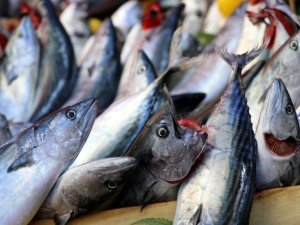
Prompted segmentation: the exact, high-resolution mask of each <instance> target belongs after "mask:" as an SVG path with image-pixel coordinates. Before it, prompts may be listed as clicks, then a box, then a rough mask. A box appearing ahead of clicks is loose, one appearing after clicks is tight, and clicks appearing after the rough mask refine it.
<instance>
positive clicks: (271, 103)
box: [255, 79, 300, 190]
mask: <svg viewBox="0 0 300 225" xmlns="http://www.w3.org/2000/svg"><path fill="white" fill-rule="evenodd" d="M255 136H256V140H257V145H258V155H257V162H256V188H257V189H258V190H263V189H268V188H275V187H281V186H289V185H295V184H299V182H300V173H299V171H300V170H299V168H300V161H299V146H300V145H299V140H300V128H299V122H298V118H297V114H296V111H295V108H294V105H293V102H292V100H291V98H290V96H289V93H288V90H287V89H286V87H285V85H284V83H283V81H282V80H280V79H274V81H273V82H272V84H271V86H270V88H269V90H268V94H267V97H266V99H265V101H264V104H263V107H262V111H261V113H260V118H259V122H258V126H257V130H256V134H255Z"/></svg>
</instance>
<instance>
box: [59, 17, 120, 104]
mask: <svg viewBox="0 0 300 225" xmlns="http://www.w3.org/2000/svg"><path fill="white" fill-rule="evenodd" d="M79 66H80V72H79V78H78V82H77V84H76V86H75V88H74V91H73V94H72V96H71V98H70V99H69V100H68V101H67V102H66V103H65V105H72V104H75V103H77V102H79V101H82V100H85V99H88V98H96V99H98V100H99V107H100V108H101V109H105V108H107V107H108V106H109V104H110V103H111V102H112V101H113V100H114V98H115V95H116V92H117V88H118V83H119V79H120V73H121V64H120V55H119V51H118V49H117V37H116V33H115V28H114V26H113V24H112V22H111V21H110V20H107V21H105V22H103V24H102V26H101V27H100V29H99V30H98V32H97V33H96V34H95V35H93V36H92V37H91V38H90V39H89V41H88V42H87V44H86V45H85V47H84V49H83V51H82V52H81V55H80V58H79Z"/></svg>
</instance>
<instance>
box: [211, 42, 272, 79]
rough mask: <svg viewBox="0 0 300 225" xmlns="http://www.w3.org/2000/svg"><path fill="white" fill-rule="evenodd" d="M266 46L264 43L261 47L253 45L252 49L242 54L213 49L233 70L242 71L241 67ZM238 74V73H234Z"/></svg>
mask: <svg viewBox="0 0 300 225" xmlns="http://www.w3.org/2000/svg"><path fill="white" fill-rule="evenodd" d="M265 48H266V43H265V44H263V45H262V46H261V47H259V48H258V47H255V48H253V49H252V50H250V51H248V52H245V53H243V54H233V53H229V52H228V51H227V50H225V49H222V48H218V47H217V48H216V49H215V51H216V52H217V53H218V54H219V55H220V56H221V57H222V58H223V59H224V60H225V61H226V62H227V63H228V64H229V65H230V66H231V67H232V69H233V70H234V71H235V70H237V71H242V69H243V68H244V67H245V66H246V65H247V64H248V63H250V62H251V61H252V60H254V59H255V58H256V57H257V56H258V55H259V54H260V53H261V52H262V51H263V50H264V49H265ZM235 74H240V73H235Z"/></svg>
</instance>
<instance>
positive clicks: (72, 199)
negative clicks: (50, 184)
mask: <svg viewBox="0 0 300 225" xmlns="http://www.w3.org/2000/svg"><path fill="white" fill-rule="evenodd" d="M136 165H137V161H136V159H134V158H131V157H116V158H106V159H100V160H96V161H92V162H89V163H86V164H83V165H80V166H77V167H74V168H72V169H70V170H68V171H67V172H65V173H64V174H63V175H62V176H61V177H60V178H59V180H58V181H57V185H56V188H55V189H52V190H51V192H50V194H49V195H48V197H47V200H46V201H45V202H44V203H43V206H42V207H41V208H40V210H39V212H38V213H37V215H36V217H35V218H37V219H47V218H53V219H54V222H55V224H59V225H65V224H67V222H68V221H69V219H70V218H73V217H76V216H78V215H81V214H86V213H87V212H89V211H90V210H92V209H94V208H97V210H100V209H101V210H104V209H106V208H107V207H109V206H110V205H111V202H113V201H114V199H115V198H116V197H117V195H118V193H120V191H121V190H122V188H123V186H124V185H125V183H126V182H127V180H128V178H129V177H130V176H131V174H132V172H133V170H134V169H135V167H136ZM83 190H84V191H83Z"/></svg>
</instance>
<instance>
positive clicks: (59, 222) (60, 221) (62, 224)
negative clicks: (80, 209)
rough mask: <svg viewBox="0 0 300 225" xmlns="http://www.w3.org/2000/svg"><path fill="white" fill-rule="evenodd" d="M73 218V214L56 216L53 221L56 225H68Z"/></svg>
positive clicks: (67, 213)
mask: <svg viewBox="0 0 300 225" xmlns="http://www.w3.org/2000/svg"><path fill="white" fill-rule="evenodd" d="M71 216H72V212H66V213H61V214H55V216H54V218H53V220H54V223H55V225H66V224H67V223H68V221H69V220H70V218H71Z"/></svg>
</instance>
